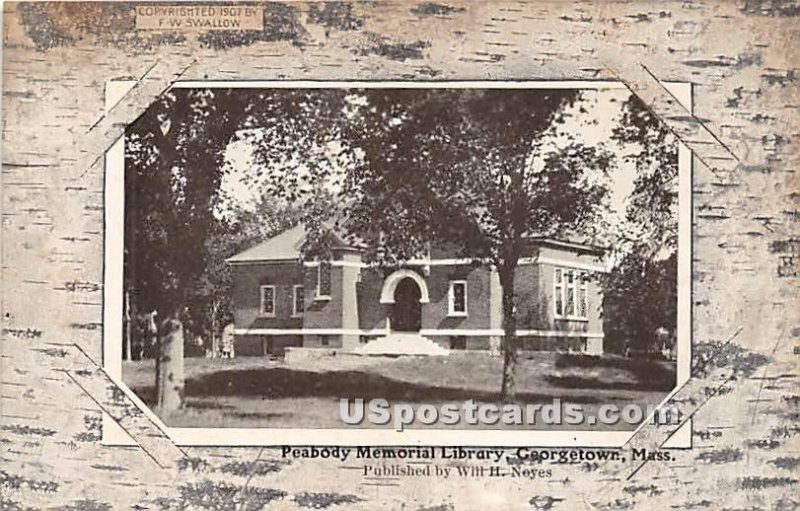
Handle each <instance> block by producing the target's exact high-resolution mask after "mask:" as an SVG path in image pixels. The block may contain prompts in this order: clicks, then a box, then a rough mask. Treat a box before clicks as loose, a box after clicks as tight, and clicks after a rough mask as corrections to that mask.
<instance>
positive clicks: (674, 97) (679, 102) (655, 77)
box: [639, 63, 742, 163]
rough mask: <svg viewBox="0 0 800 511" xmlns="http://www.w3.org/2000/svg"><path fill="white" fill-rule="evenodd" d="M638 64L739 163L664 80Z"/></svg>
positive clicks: (736, 157) (728, 148)
mask: <svg viewBox="0 0 800 511" xmlns="http://www.w3.org/2000/svg"><path fill="white" fill-rule="evenodd" d="M639 65H640V66H642V69H644V70H645V72H647V74H648V75H650V76H651V77H652V78H653V80H655V81H656V82H657V83H658V85H660V86H661V88H662V89H664V91H666V92H667V94H669V95H670V97H672V99H674V100H675V103H677V104H678V105H679V106H680V107H681V108H683V110H684V112H686V115H688V116H690V117H691V118H692V119H693V120H694V122H696V123H697V124H698V125H699V126H700V127H701V128H703V129H704V130H705V131H706V132H707V133H708V134H709V135H710V136H711V137H712V138H713V139H714V140H715V141H716V142H717V143H718V144H719V145H720V146H721V147H723V148H724V149H725V150H726V151H727V152H728V154H730V155H731V157H732V158H733V159H734V160H736V163H741V161H742V160H741V159H740V158H739V157H738V156H737V155H736V153H734V152H733V150H732V149H731V148H730V147H728V144H726V143H725V142H723V140H722V139H721V138H720V137H719V136H718V135H717V134H716V133H714V132H713V131H711V129H710V128H709V127H708V126H707V125H706V123H705V122H703V120H702V119H700V118H699V117H697V116H696V115H695V114H694V113H693V112H692V111H691V110H689V108H687V107H686V105H684V104H683V103H681V101H680V100H679V99H678V98H677V97H676V96H675V94H673V92H672V91H671V90H669V88H668V87H667V86H666V85H664V82H662V81H661V80H660V79H659V78H658V77H657V76H656V75H655V74H653V72H652V71H650V69H649V68H648V67H647V66H645V65H644V64H641V63H640V64H639Z"/></svg>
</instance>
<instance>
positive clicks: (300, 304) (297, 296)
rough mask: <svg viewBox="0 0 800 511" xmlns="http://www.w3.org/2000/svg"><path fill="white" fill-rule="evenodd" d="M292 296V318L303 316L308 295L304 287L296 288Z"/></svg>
mask: <svg viewBox="0 0 800 511" xmlns="http://www.w3.org/2000/svg"><path fill="white" fill-rule="evenodd" d="M293 293H294V295H293V296H292V303H293V304H294V305H293V307H292V316H302V315H303V312H304V311H305V308H306V295H305V288H304V287H303V286H294V288H293Z"/></svg>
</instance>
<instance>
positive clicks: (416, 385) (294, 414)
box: [123, 352, 675, 429]
mask: <svg viewBox="0 0 800 511" xmlns="http://www.w3.org/2000/svg"><path fill="white" fill-rule="evenodd" d="M185 364H186V365H185V371H186V387H185V406H184V408H183V409H181V410H179V411H178V412H175V413H174V414H172V415H170V416H166V417H162V418H163V419H164V420H165V422H166V423H167V424H168V425H170V426H180V427H237V428H282V427H287V428H298V427H303V428H341V427H343V423H342V422H341V420H340V418H339V399H340V398H342V397H347V398H350V399H355V398H363V399H365V400H369V399H374V398H383V399H386V400H388V401H389V402H390V403H392V404H396V403H416V404H420V403H430V404H434V405H437V404H442V403H444V402H459V401H465V400H468V399H473V400H475V401H476V402H478V403H495V404H498V403H499V389H500V383H501V374H502V360H501V358H499V357H490V356H487V355H485V354H482V353H469V352H466V353H462V354H457V355H452V356H449V357H418V358H396V359H387V358H382V357H381V358H368V357H365V358H364V360H363V361H362V362H359V363H353V362H352V361H351V362H344V361H340V360H337V359H336V358H326V359H323V360H317V361H308V362H304V363H296V364H292V365H287V364H284V363H283V362H280V361H272V360H268V359H265V358H260V357H241V358H237V359H233V360H210V359H205V358H187V359H186V362H185ZM154 371H155V365H154V363H153V361H152V360H145V361H136V362H124V363H123V379H124V381H125V382H126V383H127V384H128V386H129V387H131V388H132V389H133V390H134V391H135V392H136V393H137V395H139V397H141V398H142V399H143V400H144V401H145V402H147V403H148V404H151V405H152V404H153V401H154V399H153V398H154V394H155V392H154V391H155V389H154V386H153V385H154ZM674 385H675V366H674V364H673V363H669V362H666V361H656V360H635V359H625V358H621V357H611V356H603V357H590V356H586V355H574V354H558V353H547V352H535V353H532V354H530V355H528V356H527V357H524V358H522V359H521V360H520V364H519V367H518V371H517V388H518V396H517V400H518V401H519V402H521V403H526V404H527V403H531V404H532V403H541V404H548V403H551V402H552V400H553V399H554V398H559V399H561V401H562V403H575V404H581V405H583V406H584V407H585V409H586V410H587V412H596V409H597V407H598V406H599V405H602V404H617V405H620V406H624V405H626V404H637V405H641V406H647V405H655V404H658V403H659V402H660V401H661V400H662V399H663V398H664V397H666V395H667V394H668V392H669V391H670V390H671V389H672V388H673V387H674ZM365 427H366V423H365ZM373 427H378V426H373ZM383 427H390V426H383ZM437 427H447V426H437ZM451 427H453V426H451ZM461 427H463V425H462V426H461ZM492 427H493V428H527V429H552V428H553V426H549V425H548V426H545V425H538V426H537V425H526V426H503V425H498V426H492ZM604 427H605V428H606V429H634V426H631V425H627V424H619V425H615V426H604ZM563 428H564V429H569V428H571V429H574V426H568V425H565V426H563Z"/></svg>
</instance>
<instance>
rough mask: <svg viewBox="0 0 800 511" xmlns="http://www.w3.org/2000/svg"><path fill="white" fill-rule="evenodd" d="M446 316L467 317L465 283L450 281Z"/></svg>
mask: <svg viewBox="0 0 800 511" xmlns="http://www.w3.org/2000/svg"><path fill="white" fill-rule="evenodd" d="M447 301H448V314H449V315H450V316H466V315H467V281H466V280H451V281H450V291H449V292H448V300H447Z"/></svg>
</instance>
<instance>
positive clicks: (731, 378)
mask: <svg viewBox="0 0 800 511" xmlns="http://www.w3.org/2000/svg"><path fill="white" fill-rule="evenodd" d="M743 329H744V327H743V326H741V325H740V326H739V327H738V328H737V329H736V331H734V332H733V334H731V335H730V336H729V337H728V339H727V340H726V341H725V343H724V344H723V347H724V346H728V345H729V344H730V343H731V342H733V340H734V339H735V338H736V337H738V336H739V334H740V333H741V332H742V330H743ZM720 371H722V372H724V369H718V371H717V373H719V372H720ZM719 379H720V380H721V383H719V384H718V385H717V387H716V388H715V390H714V392H713V393H711V394H710V395H707V396H706V398H705V399H704V400H703V401H702V402H700V403H698V404H697V405H696V406H694V407H693V408H692V409H691V410H690V412H689V414H688V415H687V416H686V419H685V420H683V421H681V422H680V423H679V424H677V425H676V427H675V428H674V429H673V430H672V431H669V432H668V433H667V434H666V435H665V437H664V438H663V439H662V440H661V441H659V442H657V443H658V445H659V447H663V446H664V444H665V443H667V441H668V440H669V439H670V438H671V437H672V436H673V435H674V434H675V433H676V432H677V431H678V430H679V429H680V428H681V427H683V426H684V424H686V423H687V422H689V421H690V420H691V419H692V418H693V417H694V416H695V414H697V412H698V411H699V410H700V408H702V407H703V406H705V404H706V403H708V402H709V401H710V400H711V399H712V398H714V397H716V396H718V395H719V391H720V389H722V387H724V386H725V385H727V384H729V383H730V382H731V381H734V375H733V374H731V375H728V376H727V377H720V378H719ZM693 380H695V381H697V378H695V377H693V376H691V375H690V376H689V379H688V380H686V381H685V382H683V384H682V385H681V386H680V387H679V388H678V389H677V390H676V391H675V392H674V393H673V394H672V397H670V398H669V399H667V400H666V401H665V402H664V403H662V404H661V406H659V407H658V408H657V409H656V412H655V413H658V411H660V410H662V409H663V408H664V407H665V406H666V405H667V404H668V403H669V402H670V401H674V400H675V399H676V398H679V399H680V398H681V397H682V393H685V392H689V391H690V390H691V389H689V390H686V389H687V387H688V386H689V384H690V383H692V381H693ZM648 426H650V425H649V424H645V426H644V427H643V428H641V429H639V430H638V431H636V432H635V433H634V434H633V436H632V437H631V438H630V439H629V440H628V441H627V442H626V443H625V446H626V447H627V446H629V445H630V444H632V443H633V442H634V440H636V438H637V437H639V436H641V435H643V433H642V432H643V431H645V432H646V431H649V429H650V428H648ZM651 427H652V426H651ZM646 464H647V460H644V461H643V462H642V463H641V464H640V465H639V466H638V467H637V468H636V469H635V470H634V471H633V473H631V474H630V475H629V476H628V477H627V478H626V480H630V479H631V478H632V477H633V476H634V475H635V474H636V472H638V471H639V470H640V469H641V468H642V467H644V466H645V465H646Z"/></svg>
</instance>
